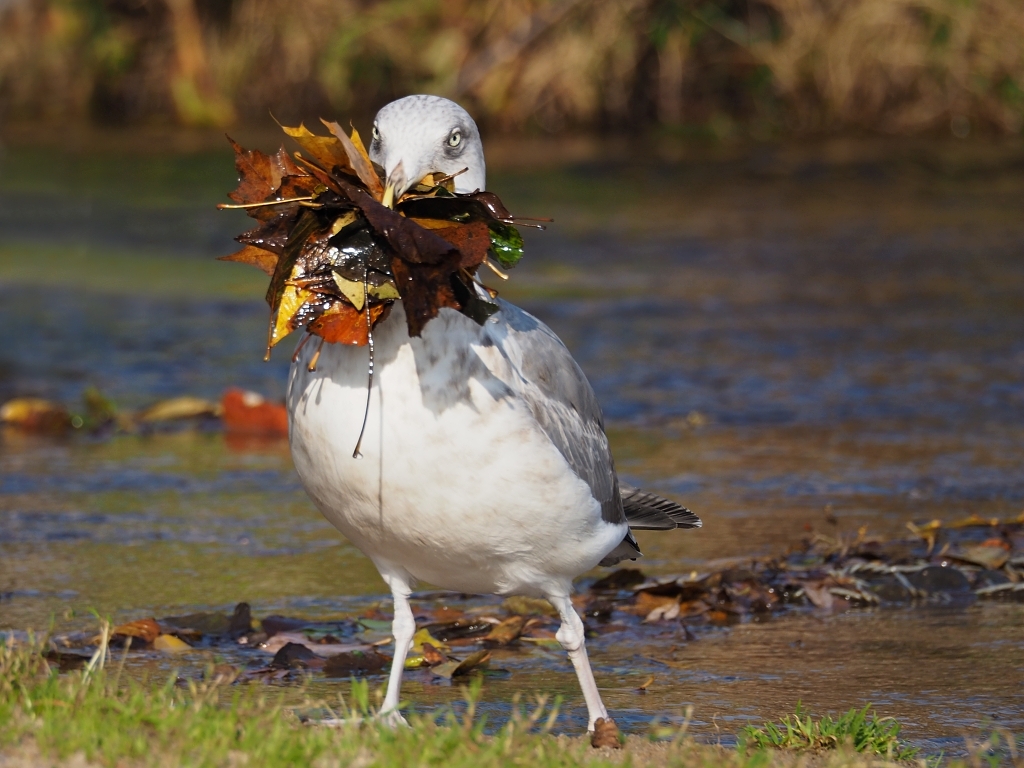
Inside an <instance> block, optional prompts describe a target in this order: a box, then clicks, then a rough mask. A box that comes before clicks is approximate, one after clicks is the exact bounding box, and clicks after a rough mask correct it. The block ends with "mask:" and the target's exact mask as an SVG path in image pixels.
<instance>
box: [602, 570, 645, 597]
mask: <svg viewBox="0 0 1024 768" xmlns="http://www.w3.org/2000/svg"><path fill="white" fill-rule="evenodd" d="M645 579H646V577H645V576H644V574H643V573H642V572H641V571H639V570H637V569H636V568H619V569H618V570H616V571H612V572H611V573H609V574H608V575H607V576H605V577H604V578H603V579H598V580H597V581H595V582H594V583H593V584H591V585H590V589H591V591H594V592H616V591H618V590H620V589H632V588H633V587H635V586H636V585H637V584H643V583H644V581H645Z"/></svg>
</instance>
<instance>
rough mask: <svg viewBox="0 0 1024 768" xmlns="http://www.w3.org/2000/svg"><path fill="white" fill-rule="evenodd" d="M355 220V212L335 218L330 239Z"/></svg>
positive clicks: (348, 212)
mask: <svg viewBox="0 0 1024 768" xmlns="http://www.w3.org/2000/svg"><path fill="white" fill-rule="evenodd" d="M355 220H356V212H355V211H347V212H346V213H345V214H343V215H341V216H339V217H338V218H336V219H335V220H334V223H333V224H332V225H331V237H334V235H336V234H338V233H339V232H341V230H343V229H344V228H345V227H347V226H348V225H349V224H354V223H355ZM225 258H227V257H225Z"/></svg>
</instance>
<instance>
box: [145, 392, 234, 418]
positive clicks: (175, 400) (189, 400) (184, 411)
mask: <svg viewBox="0 0 1024 768" xmlns="http://www.w3.org/2000/svg"><path fill="white" fill-rule="evenodd" d="M220 411H221V408H220V406H219V405H217V403H211V402H210V401H209V400H203V399H202V398H199V397H189V396H187V395H185V396H182V397H172V398H169V399H167V400H161V401H160V402H159V403H156V404H155V405H151V406H149V408H147V409H146V410H144V411H143V412H142V413H140V414H139V416H138V418H139V421H172V420H174V419H194V418H196V417H197V416H219V415H220Z"/></svg>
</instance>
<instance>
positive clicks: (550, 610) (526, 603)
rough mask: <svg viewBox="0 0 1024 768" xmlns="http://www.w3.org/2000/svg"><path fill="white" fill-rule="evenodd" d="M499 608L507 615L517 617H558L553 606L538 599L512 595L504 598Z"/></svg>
mask: <svg viewBox="0 0 1024 768" xmlns="http://www.w3.org/2000/svg"><path fill="white" fill-rule="evenodd" d="M501 607H502V608H503V609H504V610H505V611H507V612H508V613H511V614H516V615H519V616H558V611H557V610H556V609H555V606H553V605H552V604H551V603H549V602H548V601H547V600H543V599H541V598H539V597H523V596H522V595H513V596H512V597H508V598H505V601H504V602H503V603H502V604H501Z"/></svg>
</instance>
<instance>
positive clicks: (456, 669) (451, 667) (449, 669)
mask: <svg viewBox="0 0 1024 768" xmlns="http://www.w3.org/2000/svg"><path fill="white" fill-rule="evenodd" d="M490 659H491V652H490V651H476V652H475V653H471V654H470V655H469V656H467V657H466V658H464V659H463V660H462V661H458V660H454V659H453V660H452V661H446V662H444V663H443V664H438V665H437V666H436V667H431V669H430V671H431V672H433V673H434V674H435V675H437V676H438V677H444V678H447V679H449V680H450V679H451V678H453V677H458V676H460V675H465V674H468V673H470V672H472V671H473V670H474V669H476V668H477V667H480V666H483V665H484V664H486V663H487V662H488V661H490Z"/></svg>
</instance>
